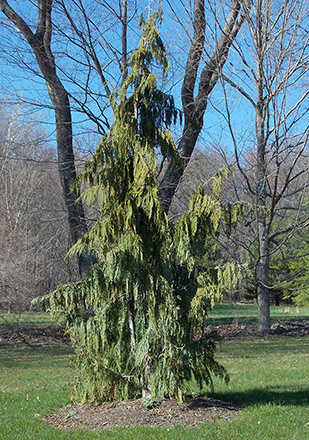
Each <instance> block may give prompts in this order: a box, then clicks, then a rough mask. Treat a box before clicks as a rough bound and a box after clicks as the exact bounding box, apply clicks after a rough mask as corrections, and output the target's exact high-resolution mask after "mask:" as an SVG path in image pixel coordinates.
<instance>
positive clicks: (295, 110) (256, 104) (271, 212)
mask: <svg viewBox="0 0 309 440" xmlns="http://www.w3.org/2000/svg"><path fill="white" fill-rule="evenodd" d="M308 14H309V8H308V2H306V1H303V0H297V1H293V2H290V1H284V2H283V3H278V2H275V1H273V0H256V1H255V2H253V3H252V6H251V9H250V11H247V12H246V16H245V25H244V27H243V32H242V34H239V35H238V37H237V39H236V40H235V42H234V53H235V56H234V58H233V59H231V64H230V65H229V70H228V71H227V72H226V74H225V76H224V82H223V91H224V96H225V120H226V122H227V125H228V128H229V132H230V139H231V140H232V143H233V145H234V152H235V161H236V164H237V167H238V170H239V172H240V175H241V177H242V180H243V183H245V187H246V193H247V194H248V195H250V198H251V202H252V204H253V205H254V207H255V213H254V217H253V220H254V222H252V223H250V222H248V224H250V226H251V227H252V228H253V230H254V234H255V237H256V249H257V254H256V255H255V256H254V255H252V258H253V259H254V260H255V277H256V285H257V295H258V316H259V329H260V331H262V332H267V331H268V330H269V328H270V308H269V289H270V288H273V286H270V283H269V262H270V258H271V256H272V254H273V253H275V252H277V251H278V250H279V249H280V246H281V244H282V242H283V241H284V240H286V237H287V236H289V235H290V234H292V233H293V231H295V230H299V228H304V227H306V226H308V213H307V214H304V212H303V209H302V208H303V206H304V204H303V196H304V191H305V190H307V189H308V134H309V132H308V119H306V118H307V116H308V97H309V92H308V83H306V75H307V74H308V69H309V55H308V48H309V37H308V32H307V31H306V29H305V28H304V23H306V21H307V20H308V17H309V15H308ZM233 94H234V96H235V98H236V99H237V105H238V108H236V109H233V103H234V102H235V101H234V100H233V98H232V97H233ZM241 106H242V110H239V108H240V107H241ZM233 110H234V112H233ZM241 118H245V124H244V125H245V127H241V126H242V124H241ZM242 128H244V130H242ZM249 151H251V152H252V151H253V152H254V153H253V154H252V153H251V155H250V156H249V155H248V152H249ZM291 213H293V216H291ZM291 220H292V221H291Z"/></svg>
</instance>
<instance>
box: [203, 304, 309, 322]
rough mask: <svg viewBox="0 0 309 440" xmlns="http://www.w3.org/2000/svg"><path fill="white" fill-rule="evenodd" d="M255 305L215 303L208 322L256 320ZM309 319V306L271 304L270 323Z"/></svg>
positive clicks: (256, 311)
mask: <svg viewBox="0 0 309 440" xmlns="http://www.w3.org/2000/svg"><path fill="white" fill-rule="evenodd" d="M257 313H258V310H257V306H256V305H243V304H242V305H238V304H237V305H236V304H216V305H215V307H214V308H213V309H212V311H211V312H210V314H209V316H208V322H209V324H213V325H220V324H231V323H237V324H241V323H249V322H252V323H254V322H257ZM302 319H305V320H309V307H293V306H279V307H276V306H271V307H270V320H271V322H272V323H275V322H284V321H295V320H302Z"/></svg>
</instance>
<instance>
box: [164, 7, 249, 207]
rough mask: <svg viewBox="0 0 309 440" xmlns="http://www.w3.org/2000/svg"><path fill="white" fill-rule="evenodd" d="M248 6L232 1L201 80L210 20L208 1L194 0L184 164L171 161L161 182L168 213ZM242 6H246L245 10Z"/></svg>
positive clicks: (182, 147) (181, 148)
mask: <svg viewBox="0 0 309 440" xmlns="http://www.w3.org/2000/svg"><path fill="white" fill-rule="evenodd" d="M248 7H249V2H248V1H245V2H242V4H241V2H239V1H233V2H232V6H231V9H230V13H229V15H228V17H227V19H226V22H225V25H224V28H223V30H222V34H221V36H220V39H219V41H218V42H217V43H216V44H215V48H214V51H213V55H212V56H211V57H210V59H209V61H208V62H207V63H206V65H205V66H204V67H203V69H202V72H201V76H200V80H199V82H198V81H197V75H198V69H199V66H200V62H201V59H202V55H203V52H204V44H205V35H206V34H205V32H206V19H205V0H195V1H194V23H193V30H194V32H193V38H192V44H191V48H190V51H189V54H188V59H187V64H186V70H185V76H184V82H183V85H182V89H181V99H182V106H183V111H184V115H185V125H184V130H183V135H182V138H181V140H180V144H179V154H180V157H181V164H180V166H178V167H177V168H176V167H175V166H173V165H172V164H169V165H168V166H167V168H166V169H165V171H164V174H163V176H162V178H161V180H160V184H159V197H160V200H161V202H162V205H163V208H164V210H165V212H166V213H168V210H169V207H170V205H171V202H172V199H173V196H174V193H175V191H176V188H177V186H178V184H179V182H180V179H181V177H182V175H183V173H184V170H185V169H186V166H187V165H188V163H189V160H190V157H191V155H192V153H193V150H194V147H195V145H196V142H197V139H198V137H199V134H200V132H201V130H202V128H203V118H204V114H205V111H206V107H207V103H208V97H209V95H210V93H211V92H212V90H213V88H214V87H215V85H216V83H217V81H218V78H219V75H220V74H221V71H222V68H223V66H224V64H225V62H226V60H227V56H228V52H229V49H230V47H231V45H232V43H233V41H234V39H235V38H236V35H237V33H238V31H239V30H240V28H241V26H242V24H243V22H244V18H245V12H246V10H247V8H248ZM241 9H243V11H242V12H241ZM196 87H197V88H198V93H197V95H196V96H194V90H195V88H196Z"/></svg>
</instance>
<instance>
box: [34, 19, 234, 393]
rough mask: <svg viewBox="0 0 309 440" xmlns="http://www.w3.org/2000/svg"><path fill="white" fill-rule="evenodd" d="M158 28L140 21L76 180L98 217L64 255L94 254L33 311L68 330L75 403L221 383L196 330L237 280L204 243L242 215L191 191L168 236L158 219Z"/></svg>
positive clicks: (164, 98) (171, 153) (168, 102)
mask: <svg viewBox="0 0 309 440" xmlns="http://www.w3.org/2000/svg"><path fill="white" fill-rule="evenodd" d="M160 18H161V17H160V14H159V13H153V14H152V15H151V17H150V18H149V19H148V20H147V22H144V21H143V20H141V23H140V24H141V29H142V38H141V41H140V43H139V46H138V48H137V49H136V51H135V52H134V53H133V55H132V56H131V59H130V63H129V69H130V70H129V75H128V76H127V78H126V80H125V81H124V83H123V86H122V88H121V90H120V93H119V95H118V96H116V95H115V96H114V110H115V112H114V114H115V118H114V123H113V125H112V127H111V129H110V131H109V133H107V134H106V135H105V136H104V138H103V139H102V141H101V143H100V144H99V146H98V148H97V151H96V153H95V155H94V157H93V158H92V159H91V160H90V161H89V162H88V163H87V164H86V166H85V169H84V171H83V173H82V175H81V176H80V178H79V180H78V185H81V184H84V185H85V186H86V190H85V191H84V193H83V196H82V197H83V198H84V199H85V200H86V201H87V202H88V203H94V202H96V203H98V204H99V207H100V215H99V217H98V219H97V221H96V223H95V225H94V226H93V227H92V229H91V230H90V231H89V232H88V233H86V234H85V235H84V237H83V238H82V239H81V240H80V241H79V242H78V243H77V244H76V245H75V246H74V247H73V248H72V250H71V251H70V253H71V254H82V253H85V252H86V253H94V254H95V256H96V259H97V264H96V265H94V266H93V268H92V270H91V272H90V274H89V276H87V277H85V278H84V279H82V280H81V281H79V282H77V283H74V284H67V285H65V286H61V287H59V288H58V289H57V290H56V291H55V292H54V293H52V294H51V295H48V296H46V297H44V298H43V301H42V303H43V304H46V303H48V304H49V306H50V308H51V311H52V313H53V314H54V315H55V316H58V317H62V319H64V320H65V322H66V324H67V328H68V330H69V333H70V335H71V339H72V341H73V343H74V345H75V358H76V364H77V371H78V379H77V383H76V391H77V395H78V396H79V397H80V398H81V399H82V400H83V401H85V400H88V401H89V400H90V401H91V400H95V401H106V400H112V399H122V398H132V397H136V396H140V395H144V396H145V397H147V396H151V398H156V397H164V396H176V397H177V398H178V400H179V401H181V400H182V398H183V393H184V390H185V385H186V382H187V381H189V380H191V379H195V380H196V381H197V382H198V384H199V385H200V387H201V388H202V387H203V386H204V385H210V386H212V377H211V373H214V374H216V375H218V376H220V377H222V378H225V379H226V380H227V379H228V375H227V372H226V370H225V369H224V367H223V366H221V365H220V364H219V363H218V362H217V361H216V360H215V358H214V353H215V348H216V343H217V341H218V340H219V336H218V335H217V334H216V333H215V332H213V333H211V334H205V331H204V329H205V319H206V315H207V312H208V310H209V308H210V303H211V299H213V298H214V297H215V296H217V297H219V296H220V294H221V291H222V288H224V287H226V286H227V285H228V284H230V283H231V281H232V279H233V277H234V278H235V277H236V275H237V270H236V267H234V266H233V265H229V266H228V265H227V266H225V267H224V268H218V267H215V265H214V264H213V262H212V261H208V259H207V252H205V243H209V240H210V237H212V238H218V235H219V232H220V221H221V219H223V220H224V221H225V222H226V223H227V224H231V223H232V222H233V221H235V219H236V217H237V214H238V211H239V210H240V209H241V207H240V205H237V206H236V207H234V208H233V209H232V208H231V207H229V208H227V209H223V208H222V207H221V206H220V203H219V201H218V198H216V197H213V198H212V197H210V196H208V195H205V194H204V191H203V188H202V187H200V188H199V189H198V191H197V192H196V193H195V194H194V195H193V197H192V199H191V202H190V210H189V212H188V213H186V214H185V215H183V217H182V218H181V219H180V220H179V221H178V222H177V223H176V224H172V223H169V221H168V218H167V215H166V213H165V212H164V209H163V208H162V205H161V202H160V200H159V197H158V186H157V180H156V174H157V156H158V155H160V157H170V158H172V160H174V161H177V150H176V146H175V143H174V141H173V138H172V135H171V132H170V131H169V129H168V127H169V126H170V125H171V124H172V123H173V122H175V120H176V117H177V111H176V109H175V106H174V102H173V99H172V97H171V96H169V95H167V94H165V93H163V92H162V91H160V90H159V89H158V88H157V77H156V75H155V73H153V72H152V70H151V69H152V68H154V67H155V68H156V69H158V68H162V69H163V74H164V75H166V73H167V71H168V62H167V59H166V54H165V50H164V46H163V44H162V41H161V38H160V35H159V31H158V29H157V28H156V22H157V20H158V19H160ZM220 179H222V175H221V174H219V176H218V179H217V180H216V182H215V183H216V185H217V186H218V184H220ZM215 189H217V190H218V188H217V187H216V188H215ZM205 255H206V256H205Z"/></svg>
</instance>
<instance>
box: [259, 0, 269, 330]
mask: <svg viewBox="0 0 309 440" xmlns="http://www.w3.org/2000/svg"><path fill="white" fill-rule="evenodd" d="M259 7H261V3H260V1H258V8H259ZM258 10H259V9H258ZM263 30H264V29H263V20H262V14H260V15H259V16H258V17H257V33H256V40H257V41H256V45H257V69H256V88H257V100H256V107H255V128H256V141H257V168H256V170H257V172H256V173H257V174H256V177H257V186H256V201H257V202H256V205H257V206H256V216H257V217H256V218H257V236H258V246H259V249H258V251H259V256H258V261H257V296H258V326H259V331H260V332H262V333H268V332H269V329H270V304H269V287H268V283H269V276H268V275H269V225H268V224H267V221H266V220H267V219H266V215H267V214H266V207H267V203H266V197H267V188H266V184H267V167H266V143H267V139H266V137H265V118H266V108H265V102H264V75H263V73H264V71H263V66H264V48H263V43H264V42H263Z"/></svg>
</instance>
